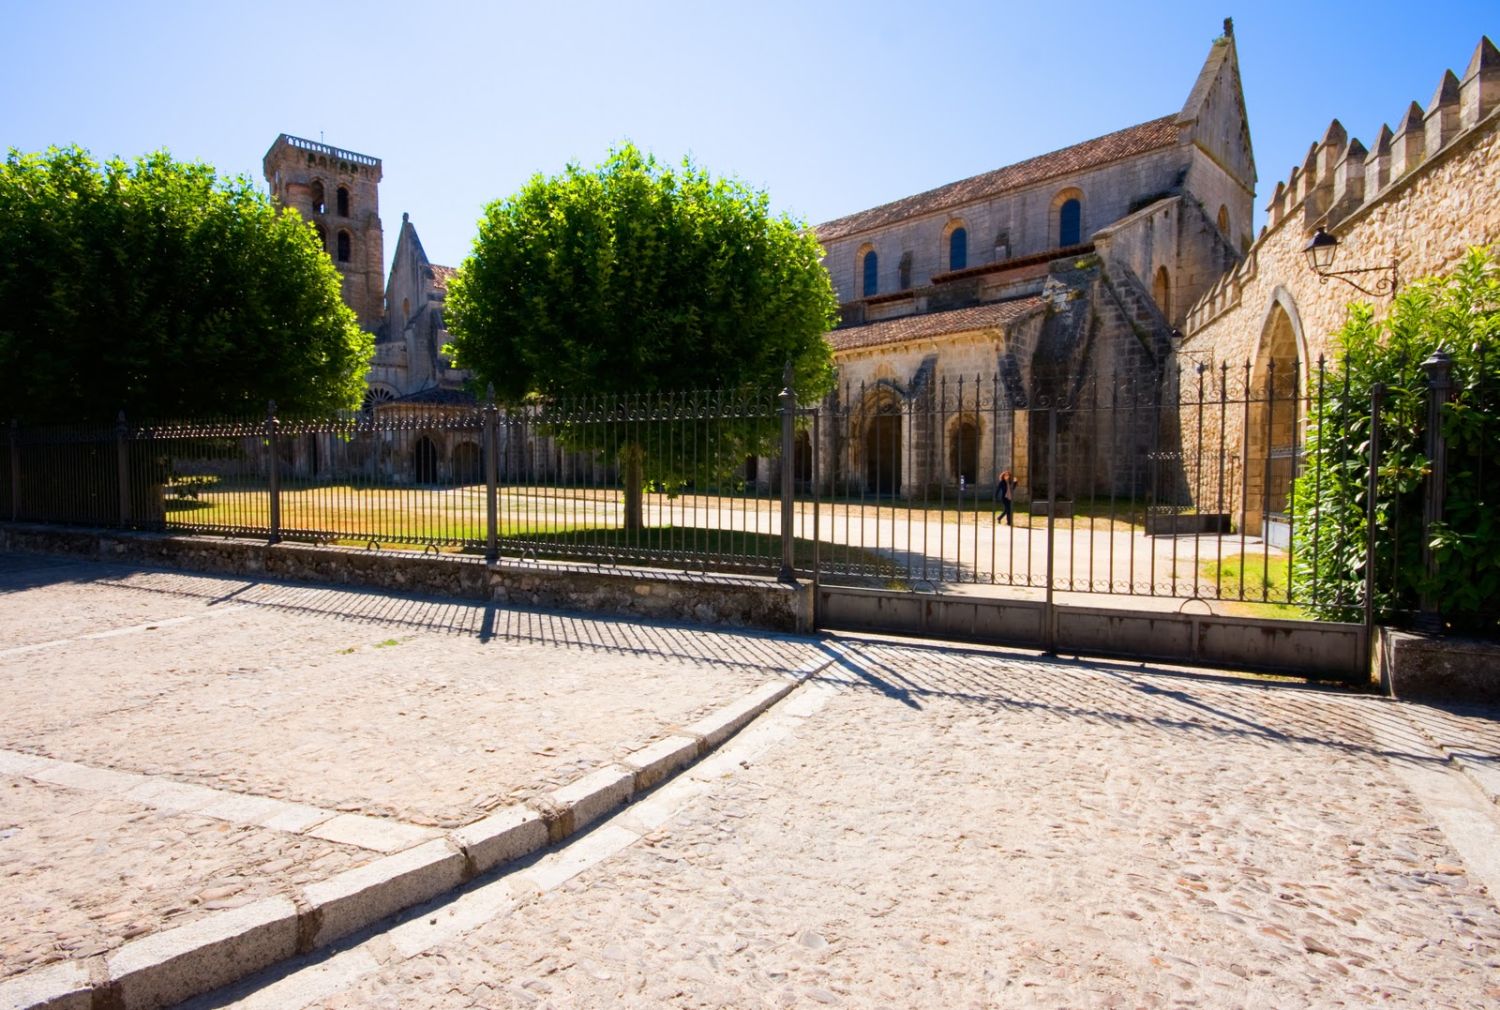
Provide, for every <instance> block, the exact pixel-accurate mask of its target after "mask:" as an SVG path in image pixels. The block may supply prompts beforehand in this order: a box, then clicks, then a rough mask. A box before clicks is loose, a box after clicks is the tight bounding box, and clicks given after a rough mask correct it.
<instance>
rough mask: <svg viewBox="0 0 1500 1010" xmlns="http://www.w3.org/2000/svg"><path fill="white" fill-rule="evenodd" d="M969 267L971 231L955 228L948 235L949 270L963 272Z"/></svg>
mask: <svg viewBox="0 0 1500 1010" xmlns="http://www.w3.org/2000/svg"><path fill="white" fill-rule="evenodd" d="M968 265H969V230H968V229H967V228H964V227H958V228H954V229H953V230H952V231H951V232H949V233H948V269H949V270H962V269H963V268H964V267H966V266H968Z"/></svg>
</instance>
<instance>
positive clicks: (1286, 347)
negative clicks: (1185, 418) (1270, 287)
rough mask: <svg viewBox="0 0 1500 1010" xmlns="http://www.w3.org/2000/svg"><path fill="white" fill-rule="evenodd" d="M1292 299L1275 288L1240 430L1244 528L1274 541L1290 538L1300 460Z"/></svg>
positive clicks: (1300, 379) (1298, 376) (1298, 380)
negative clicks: (1242, 436)
mask: <svg viewBox="0 0 1500 1010" xmlns="http://www.w3.org/2000/svg"><path fill="white" fill-rule="evenodd" d="M1298 329H1299V327H1298V325H1297V319H1296V304H1295V303H1294V302H1292V301H1291V298H1290V296H1288V295H1285V293H1283V292H1278V297H1277V299H1276V301H1275V302H1274V303H1273V304H1272V306H1271V309H1270V311H1269V312H1268V313H1267V314H1266V320H1265V323H1264V325H1263V326H1262V327H1261V335H1260V344H1259V345H1258V347H1257V350H1256V355H1255V363H1254V365H1253V366H1252V368H1251V378H1250V387H1251V388H1250V389H1249V390H1248V396H1249V398H1250V410H1249V417H1248V419H1247V420H1248V427H1247V429H1246V431H1245V464H1244V465H1245V516H1244V525H1245V529H1246V530H1247V531H1248V532H1250V533H1254V534H1258V535H1260V536H1263V537H1265V538H1266V539H1267V540H1268V541H1269V542H1270V543H1272V544H1273V545H1275V546H1279V547H1284V546H1287V545H1288V544H1289V543H1290V540H1291V511H1292V481H1293V480H1294V479H1295V478H1296V476H1297V473H1298V471H1299V470H1300V469H1301V463H1302V409H1301V403H1302V392H1303V385H1304V382H1305V377H1304V376H1303V375H1302V369H1301V364H1300V363H1301V355H1300V354H1299V353H1298V351H1299V343H1300V341H1299V338H1298Z"/></svg>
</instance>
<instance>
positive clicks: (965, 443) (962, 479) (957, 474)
mask: <svg viewBox="0 0 1500 1010" xmlns="http://www.w3.org/2000/svg"><path fill="white" fill-rule="evenodd" d="M948 479H949V480H950V481H951V482H953V483H955V484H962V485H967V486H969V487H973V486H974V485H975V484H977V483H978V482H979V423H978V421H976V420H975V419H974V417H973V416H972V415H970V416H964V417H960V418H958V419H957V420H955V421H954V422H953V424H952V425H951V426H950V427H949V429H948Z"/></svg>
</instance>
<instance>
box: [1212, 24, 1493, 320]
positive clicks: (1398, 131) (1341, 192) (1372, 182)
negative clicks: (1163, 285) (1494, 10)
mask: <svg viewBox="0 0 1500 1010" xmlns="http://www.w3.org/2000/svg"><path fill="white" fill-rule="evenodd" d="M1497 109H1500V50H1497V49H1496V48H1495V44H1494V43H1493V42H1491V41H1490V39H1489V37H1488V36H1485V37H1484V38H1481V39H1480V40H1479V45H1478V46H1476V47H1475V49H1474V55H1473V57H1472V58H1471V59H1470V60H1469V64H1468V66H1467V67H1466V68H1465V70H1464V74H1463V77H1462V78H1459V77H1458V76H1457V75H1456V74H1454V73H1453V71H1452V70H1445V71H1444V72H1443V75H1442V78H1441V80H1439V82H1438V86H1437V90H1436V91H1435V92H1434V93H1433V96H1432V100H1431V101H1429V102H1428V103H1427V105H1426V107H1425V108H1424V107H1423V106H1422V105H1420V104H1418V103H1417V102H1415V101H1414V102H1412V103H1411V104H1410V105H1409V106H1407V108H1406V109H1405V110H1404V111H1403V113H1402V115H1401V117H1400V119H1399V120H1398V122H1397V126H1396V128H1395V129H1394V130H1392V129H1391V127H1390V125H1389V124H1382V126H1381V127H1380V130H1379V132H1378V133H1377V134H1376V137H1375V143H1374V144H1373V145H1372V146H1371V147H1369V148H1366V147H1365V145H1364V144H1363V143H1361V142H1360V141H1359V139H1358V138H1351V137H1349V135H1348V133H1347V131H1345V129H1344V127H1343V125H1342V124H1341V123H1340V122H1339V121H1338V120H1337V119H1335V120H1333V121H1332V122H1331V123H1330V124H1329V125H1328V129H1327V131H1325V132H1324V134H1323V139H1322V140H1319V141H1316V142H1315V143H1313V144H1312V146H1311V147H1310V148H1308V152H1307V157H1306V158H1305V159H1304V160H1303V162H1302V164H1301V165H1300V166H1297V167H1294V168H1293V169H1292V171H1291V174H1290V175H1289V176H1288V177H1287V178H1286V179H1285V180H1283V181H1281V182H1278V183H1277V184H1276V189H1275V191H1274V192H1273V193H1272V195H1271V200H1270V202H1269V203H1268V204H1266V211H1267V215H1268V217H1267V224H1266V226H1265V227H1264V228H1262V229H1261V233H1260V235H1259V236H1258V237H1257V238H1256V240H1255V243H1254V244H1253V245H1252V246H1251V247H1250V250H1249V252H1248V253H1247V254H1246V256H1245V259H1244V260H1243V261H1242V262H1241V263H1240V264H1239V266H1237V267H1236V268H1235V269H1234V270H1233V271H1231V272H1230V273H1228V274H1226V275H1224V276H1223V277H1221V278H1220V279H1219V280H1218V282H1216V283H1215V284H1214V285H1213V286H1212V287H1211V288H1209V289H1208V291H1206V292H1205V293H1204V294H1203V296H1202V297H1201V298H1199V300H1198V301H1197V303H1195V304H1194V305H1193V307H1192V308H1191V309H1189V310H1188V315H1187V332H1188V333H1194V332H1197V331H1198V330H1200V329H1202V328H1203V327H1204V326H1207V325H1208V324H1209V323H1210V322H1212V321H1213V320H1214V319H1216V318H1218V317H1219V316H1220V315H1223V314H1224V313H1225V312H1227V311H1228V310H1229V309H1231V308H1233V307H1234V306H1236V305H1238V304H1239V301H1240V291H1241V289H1242V288H1243V287H1244V285H1245V284H1246V282H1247V281H1249V280H1251V279H1253V278H1254V277H1255V275H1256V272H1257V269H1258V264H1257V254H1258V252H1259V249H1260V247H1261V245H1262V244H1263V243H1264V242H1265V240H1266V237H1267V236H1268V235H1269V234H1271V233H1273V232H1275V231H1277V230H1278V229H1280V228H1281V227H1282V226H1284V225H1285V224H1287V223H1288V222H1289V221H1293V220H1296V221H1298V222H1300V223H1301V225H1302V227H1303V229H1304V230H1306V231H1309V232H1310V231H1311V230H1312V229H1313V228H1315V227H1321V228H1324V229H1326V230H1329V231H1332V230H1333V229H1334V228H1336V227H1337V226H1338V224H1339V223H1340V222H1342V221H1345V220H1348V219H1349V218H1350V217H1352V216H1354V215H1355V214H1358V213H1360V212H1362V211H1364V210H1365V209H1366V208H1368V207H1371V206H1374V205H1375V204H1378V203H1380V202H1381V201H1383V200H1385V199H1386V198H1387V197H1388V196H1389V195H1390V194H1392V193H1394V192H1396V191H1397V190H1398V189H1400V188H1402V183H1403V182H1404V181H1405V180H1406V179H1408V178H1410V177H1411V175H1412V173H1413V172H1416V171H1417V170H1418V169H1420V168H1421V167H1422V166H1424V165H1428V164H1431V163H1432V162H1433V161H1434V160H1436V159H1438V158H1439V157H1440V156H1442V155H1443V154H1444V152H1446V151H1448V150H1451V149H1452V148H1453V147H1454V146H1455V145H1457V144H1458V143H1460V142H1461V141H1462V140H1463V139H1464V138H1466V137H1467V136H1469V135H1470V134H1472V133H1473V132H1474V131H1475V130H1476V129H1477V128H1478V127H1480V126H1481V124H1486V123H1487V121H1488V120H1489V119H1490V118H1491V117H1492V114H1494V113H1495V112H1496V110H1497Z"/></svg>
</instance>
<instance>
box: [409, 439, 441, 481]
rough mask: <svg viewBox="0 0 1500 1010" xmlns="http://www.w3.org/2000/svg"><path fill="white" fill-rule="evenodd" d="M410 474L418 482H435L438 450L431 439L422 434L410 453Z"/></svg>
mask: <svg viewBox="0 0 1500 1010" xmlns="http://www.w3.org/2000/svg"><path fill="white" fill-rule="evenodd" d="M411 469H412V476H413V478H414V479H415V480H416V482H417V483H418V484H436V483H437V479H438V451H437V446H435V445H433V444H432V439H430V438H428V437H427V436H426V435H423V436H422V437H421V438H419V439H417V444H416V446H415V447H413V449H412V453H411Z"/></svg>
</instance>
